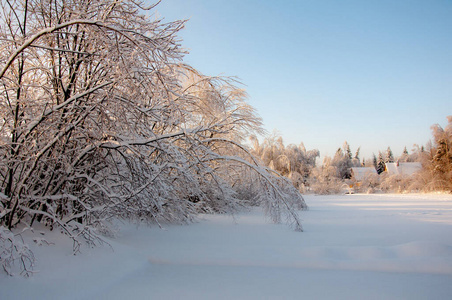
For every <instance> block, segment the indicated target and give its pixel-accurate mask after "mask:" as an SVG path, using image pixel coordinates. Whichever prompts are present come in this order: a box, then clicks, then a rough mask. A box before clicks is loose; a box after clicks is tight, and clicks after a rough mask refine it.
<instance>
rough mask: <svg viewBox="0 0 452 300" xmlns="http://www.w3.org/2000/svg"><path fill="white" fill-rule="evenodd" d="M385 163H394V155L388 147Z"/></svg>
mask: <svg viewBox="0 0 452 300" xmlns="http://www.w3.org/2000/svg"><path fill="white" fill-rule="evenodd" d="M384 162H385V163H393V162H394V154H393V153H392V150H391V147H388V149H386V155H385V161H384Z"/></svg>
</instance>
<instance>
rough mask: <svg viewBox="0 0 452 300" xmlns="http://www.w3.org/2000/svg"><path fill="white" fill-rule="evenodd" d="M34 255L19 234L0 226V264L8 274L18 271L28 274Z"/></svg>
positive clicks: (31, 269) (32, 264) (33, 261)
mask: <svg viewBox="0 0 452 300" xmlns="http://www.w3.org/2000/svg"><path fill="white" fill-rule="evenodd" d="M34 263H35V257H34V255H33V252H32V251H31V250H30V248H29V247H28V245H27V244H25V243H24V241H23V239H22V237H21V235H20V234H16V235H15V234H13V233H12V232H11V231H10V230H8V229H6V228H5V227H3V226H1V227H0V265H1V267H2V268H3V271H5V272H6V274H8V275H11V276H12V275H14V274H15V273H16V272H19V273H20V274H21V275H24V276H30V275H31V274H32V272H33V266H34Z"/></svg>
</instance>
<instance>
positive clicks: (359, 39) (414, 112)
mask: <svg viewBox="0 0 452 300" xmlns="http://www.w3.org/2000/svg"><path fill="white" fill-rule="evenodd" d="M157 11H158V13H159V14H160V15H161V17H164V18H165V20H167V21H173V20H177V19H190V20H189V21H188V23H187V25H186V28H185V29H184V30H183V31H182V32H181V34H180V37H181V38H182V39H183V42H182V45H183V46H184V47H185V48H186V49H187V50H188V51H189V52H190V54H189V55H187V56H186V62H187V63H189V64H191V65H192V66H193V67H195V68H196V69H198V70H199V71H201V72H202V73H204V74H206V75H227V76H237V77H238V78H240V80H241V81H242V82H243V83H244V84H245V88H246V89H247V91H248V94H249V102H250V104H251V105H253V106H254V107H255V108H256V109H257V112H258V114H259V115H260V116H261V117H262V118H263V121H264V126H265V128H266V129H267V130H268V131H269V132H270V133H271V132H272V131H273V130H274V129H277V130H278V131H279V132H280V133H281V135H282V136H283V139H284V141H285V143H286V145H287V144H289V143H294V144H299V143H300V142H303V143H304V144H305V146H306V148H307V149H308V150H309V149H319V150H320V153H321V156H325V155H329V156H332V155H334V153H335V151H336V150H337V148H338V147H341V146H342V144H343V143H344V141H348V143H349V144H350V146H351V149H352V151H353V152H354V151H356V149H357V148H358V147H361V157H365V158H371V155H372V153H375V154H378V151H379V150H381V151H384V150H386V148H387V147H388V146H390V147H391V149H392V150H393V152H394V154H395V155H400V154H401V152H402V151H403V148H404V147H405V146H406V147H407V149H408V151H410V150H411V149H412V148H413V144H418V145H424V144H426V143H427V142H428V141H429V140H430V139H431V130H430V126H431V125H433V124H436V123H438V124H440V125H441V126H445V125H446V123H447V120H446V116H447V115H452V1H451V0H442V1H441V0H428V1H427V0H422V1H417V0H407V1H404V0H402V1H399V0H379V1H371V0H343V1H337V0H329V1H326V0H325V1H324V0H298V1H297V0H292V1H289V0H285V1H284V0H283V1H274V0H271V1H266V0H261V1H259V0H228V1H223V0H163V1H162V3H161V4H160V5H159V6H158V7H157Z"/></svg>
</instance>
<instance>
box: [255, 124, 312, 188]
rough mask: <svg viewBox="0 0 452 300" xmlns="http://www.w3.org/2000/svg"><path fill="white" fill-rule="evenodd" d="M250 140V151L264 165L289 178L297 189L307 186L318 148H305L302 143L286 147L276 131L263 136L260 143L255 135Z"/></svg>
mask: <svg viewBox="0 0 452 300" xmlns="http://www.w3.org/2000/svg"><path fill="white" fill-rule="evenodd" d="M251 142H252V153H253V154H254V155H255V156H257V157H260V158H261V160H262V162H263V164H264V165H266V166H268V167H269V168H271V169H273V170H275V171H277V172H278V173H279V174H281V175H283V176H285V177H287V178H289V179H290V180H291V181H292V183H293V184H294V186H295V187H296V188H297V189H298V190H300V191H304V190H305V189H306V188H307V180H308V178H309V176H310V173H311V170H312V169H313V168H314V167H315V164H316V158H317V157H318V156H319V151H318V150H306V148H305V146H304V145H303V143H300V145H298V146H296V145H293V144H290V145H288V146H287V147H286V146H285V145H284V142H283V139H282V137H281V136H280V135H279V134H278V133H277V132H274V133H273V134H272V135H271V136H268V137H267V138H265V140H264V142H263V143H262V145H260V144H259V142H258V140H257V138H256V137H255V136H253V137H252V138H251Z"/></svg>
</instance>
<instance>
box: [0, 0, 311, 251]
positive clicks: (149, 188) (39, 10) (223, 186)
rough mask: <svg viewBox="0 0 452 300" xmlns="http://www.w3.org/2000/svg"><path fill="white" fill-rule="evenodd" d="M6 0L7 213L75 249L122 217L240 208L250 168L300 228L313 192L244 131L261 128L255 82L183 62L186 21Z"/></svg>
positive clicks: (87, 4) (96, 5) (0, 54)
mask: <svg viewBox="0 0 452 300" xmlns="http://www.w3.org/2000/svg"><path fill="white" fill-rule="evenodd" d="M1 6H2V12H1V17H0V18H1V19H0V22H1V23H0V38H1V44H0V46H1V51H0V86H1V88H0V111H1V116H2V119H1V120H0V156H1V157H2V159H1V160H0V178H1V181H0V191H1V195H2V197H0V225H1V226H4V227H5V228H7V229H8V230H13V229H14V228H16V227H18V226H25V225H26V226H30V225H32V224H33V223H35V222H41V223H43V224H46V225H49V226H52V227H55V226H56V227H59V228H61V230H62V231H64V232H65V233H66V234H67V235H69V236H70V237H71V238H72V239H73V240H74V250H75V251H77V250H78V248H79V246H80V245H81V243H82V242H83V241H88V242H91V243H96V241H99V239H100V237H99V234H109V233H111V230H110V226H109V222H110V220H112V219H113V218H123V219H127V220H136V221H147V222H153V223H159V222H161V221H163V220H164V221H172V222H187V221H190V220H192V219H193V217H194V216H195V215H196V214H197V213H198V212H200V211H221V212H225V211H232V210H233V209H234V208H235V207H237V206H238V205H239V204H240V203H241V201H244V200H247V199H240V198H239V197H238V196H239V194H238V190H239V188H238V186H239V183H241V182H244V181H247V180H248V179H246V180H245V179H244V178H243V176H244V175H243V174H249V172H252V173H253V174H254V175H253V176H254V177H253V179H254V180H253V184H254V186H258V187H259V188H258V190H259V191H260V193H259V195H258V197H259V199H260V200H259V201H260V203H262V204H263V205H264V206H266V207H267V208H268V213H269V214H270V215H271V216H272V218H273V219H274V220H275V221H279V220H280V219H281V214H284V213H287V215H288V216H289V217H290V218H291V219H292V221H293V222H294V225H295V228H296V229H298V230H301V223H300V221H299V219H298V216H297V215H296V213H295V209H299V208H306V205H305V203H304V201H303V198H302V197H301V195H300V194H299V193H298V192H297V191H296V189H295V188H293V186H292V185H291V184H290V183H289V182H288V181H287V180H285V179H284V178H282V177H281V176H279V175H278V174H276V173H274V172H272V171H271V170H268V169H267V168H265V167H263V166H261V165H259V163H258V161H257V160H256V159H255V158H254V157H253V156H252V155H251V153H250V152H249V150H247V149H246V148H245V147H243V146H242V145H241V141H242V139H243V137H245V136H247V135H248V134H249V133H255V132H259V131H261V127H260V126H261V120H260V118H258V117H257V116H256V114H255V112H254V110H253V108H252V107H251V106H249V105H248V104H247V103H246V93H245V92H244V91H243V90H242V89H239V88H237V84H238V83H237V82H235V81H234V80H232V79H229V78H217V77H207V76H204V75H202V74H199V73H198V72H197V71H196V70H195V69H193V68H191V67H190V66H187V65H184V64H183V63H182V59H183V55H184V53H185V52H184V50H183V49H182V48H181V45H180V41H179V39H178V37H177V34H178V32H179V31H180V30H181V29H182V28H183V26H184V23H185V22H184V21H174V22H169V23H163V22H162V21H161V20H158V19H151V17H150V16H149V12H152V9H153V6H151V7H149V8H144V3H142V2H139V1H138V2H137V1H113V2H112V1H105V0H88V1H72V0H57V1H53V0H52V1H48V0H42V1H19V0H5V1H1ZM243 168H245V169H247V170H248V171H249V172H243ZM248 181H249V180H248ZM240 205H242V204H240Z"/></svg>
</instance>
